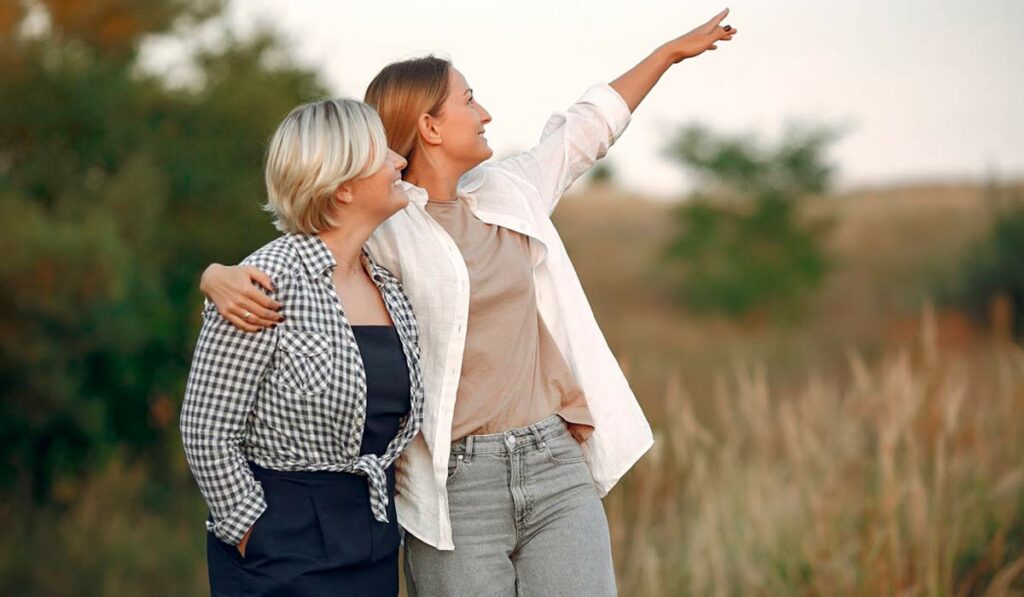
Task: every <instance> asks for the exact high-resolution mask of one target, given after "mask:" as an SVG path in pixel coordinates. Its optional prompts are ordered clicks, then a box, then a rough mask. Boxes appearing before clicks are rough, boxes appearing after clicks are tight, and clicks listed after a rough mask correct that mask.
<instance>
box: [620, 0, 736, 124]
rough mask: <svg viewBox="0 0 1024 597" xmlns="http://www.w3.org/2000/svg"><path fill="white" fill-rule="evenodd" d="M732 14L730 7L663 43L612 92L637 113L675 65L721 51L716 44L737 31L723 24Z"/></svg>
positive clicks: (627, 73)
mask: <svg viewBox="0 0 1024 597" xmlns="http://www.w3.org/2000/svg"><path fill="white" fill-rule="evenodd" d="M728 14H729V9H728V8H727V9H725V10H723V11H722V12H720V13H718V14H717V15H715V16H714V18H712V19H711V20H710V21H708V22H707V23H704V24H703V25H701V26H700V27H697V28H696V29H694V30H693V31H691V32H689V33H687V34H686V35H683V36H682V37H677V38H675V39H673V40H672V41H670V42H668V43H666V44H663V45H662V46H660V47H658V49H657V50H655V51H654V52H652V53H651V55H650V56H648V57H647V58H644V59H643V60H641V61H640V63H638V64H637V65H636V66H634V67H633V68H631V69H629V70H628V71H626V72H625V73H623V74H622V75H621V76H619V78H617V79H615V80H614V81H612V82H611V87H612V89H614V90H615V91H616V93H618V94H619V95H620V96H622V99H623V100H624V101H625V102H626V106H628V107H629V111H630V112H632V111H633V110H636V107H637V106H639V105H640V102H642V101H644V98H645V97H647V94H648V93H650V91H651V89H653V88H654V85H655V84H656V83H657V82H658V80H659V79H661V76H662V75H663V74H665V71H667V70H668V69H669V68H671V67H672V65H673V64H677V63H679V62H682V61H683V60H685V59H686V58H693V57H694V56H700V55H701V54H703V53H704V52H706V51H707V50H715V49H718V46H716V45H715V44H716V43H718V42H720V41H729V40H730V39H732V36H733V35H735V34H736V30H735V29H733V28H732V27H731V26H730V25H726V26H725V27H722V26H721V25H720V23H721V22H722V19H724V18H725V17H726V16H727V15H728Z"/></svg>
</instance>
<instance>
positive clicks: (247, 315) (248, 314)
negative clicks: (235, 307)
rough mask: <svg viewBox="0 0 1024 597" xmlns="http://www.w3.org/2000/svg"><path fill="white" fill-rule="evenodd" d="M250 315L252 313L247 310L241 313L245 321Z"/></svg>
mask: <svg viewBox="0 0 1024 597" xmlns="http://www.w3.org/2000/svg"><path fill="white" fill-rule="evenodd" d="M250 317H252V313H250V312H248V311H246V312H245V313H242V319H245V320H246V321H248V319H249V318H250Z"/></svg>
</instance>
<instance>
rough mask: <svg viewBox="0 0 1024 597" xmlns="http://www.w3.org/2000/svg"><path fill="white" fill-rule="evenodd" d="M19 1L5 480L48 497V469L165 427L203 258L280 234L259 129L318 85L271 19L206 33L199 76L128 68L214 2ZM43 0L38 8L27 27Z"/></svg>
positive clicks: (2, 137) (194, 318) (2, 455)
mask: <svg viewBox="0 0 1024 597" xmlns="http://www.w3.org/2000/svg"><path fill="white" fill-rule="evenodd" d="M26 7H27V9H26ZM15 8H16V10H11V11H9V12H8V11H7V10H6V9H5V11H0V27H7V31H10V32H13V33H14V34H13V35H10V36H4V37H3V38H2V39H0V68H2V69H3V71H2V80H3V83H2V85H3V97H4V101H3V102H0V218H3V219H4V221H5V222H7V223H8V226H7V228H8V230H9V233H8V234H5V235H3V237H0V250H3V251H4V254H5V259H3V260H0V277H2V279H3V280H4V292H3V294H2V296H0V328H2V329H3V333H2V334H0V384H2V387H3V388H4V400H3V402H2V403H0V459H2V461H3V463H4V466H2V467H0V482H6V483H10V482H12V481H15V480H21V481H26V482H29V483H31V485H32V486H33V487H34V488H35V493H36V495H37V496H39V497H41V498H42V497H45V496H46V494H47V491H48V488H49V486H50V482H51V479H52V478H53V477H54V476H55V475H65V474H76V473H77V472H79V471H81V470H83V469H84V468H85V467H86V466H88V465H90V464H93V463H95V462H96V461H97V460H98V459H102V458H103V457H104V456H105V454H107V453H108V452H109V451H110V450H113V449H115V448H118V449H124V448H128V449H129V450H130V451H133V452H137V453H145V452H147V451H149V450H152V449H154V448H157V447H159V440H160V439H161V438H162V437H164V435H165V434H166V433H168V430H169V429H173V428H174V427H175V425H174V423H175V420H176V418H175V417H173V416H168V414H167V411H168V408H167V405H168V404H170V405H172V407H173V405H175V404H177V403H178V401H179V400H180V396H181V392H182V388H183V385H184V377H185V374H186V373H187V367H188V364H189V362H190V355H191V349H192V345H193V342H194V338H195V333H196V330H197V326H198V323H199V319H198V314H199V306H200V303H199V300H200V297H199V296H198V292H197V290H196V285H197V281H198V274H199V271H200V269H201V267H202V266H203V265H205V264H206V263H209V262H210V261H213V260H222V261H224V260H235V259H239V258H241V257H242V256H244V255H245V254H246V253H248V252H249V251H251V250H252V249H253V248H255V247H256V246H258V245H259V244H260V243H261V242H263V241H265V240H268V239H269V238H271V237H272V236H274V235H275V232H274V231H273V229H272V227H271V226H270V225H269V220H268V217H267V214H266V213H264V212H263V211H262V210H261V209H260V203H261V202H262V199H263V197H264V190H263V183H262V176H261V168H262V158H263V152H264V144H265V142H266V140H267V139H268V138H269V135H270V134H271V133H272V131H273V127H274V126H275V125H276V123H277V122H278V121H279V120H280V119H281V118H282V117H283V116H284V115H285V114H286V113H287V112H288V111H289V110H290V109H291V108H293V107H294V106H295V105H296V104H298V103H300V102H302V101H306V100H309V99H311V98H313V97H315V96H322V95H324V93H325V90H324V88H323V87H322V85H321V84H320V83H319V81H318V79H317V77H316V75H315V74H314V73H312V72H309V71H308V70H305V69H302V68H298V67H296V66H294V65H292V64H290V63H288V62H287V61H281V60H279V59H278V58H279V55H280V54H281V49H280V47H279V44H278V42H277V40H276V39H275V37H274V36H273V35H272V34H270V33H263V34H261V35H258V36H256V37H254V38H253V39H249V40H239V39H236V38H233V37H232V36H230V35H228V34H225V38H224V43H223V44H222V45H221V47H220V48H219V49H217V50H215V51H213V50H206V51H201V52H199V53H198V54H197V55H196V57H195V60H196V64H197V66H198V68H199V70H200V71H201V75H202V77H201V78H202V80H203V84H202V85H200V86H199V87H198V88H196V89H176V88H172V87H171V86H169V85H168V84H167V83H166V82H165V81H163V80H162V79H161V78H159V77H157V76H152V75H146V74H140V73H139V71H138V69H137V68H136V62H137V58H138V47H139V44H140V42H141V40H143V39H144V38H145V37H146V36H147V35H152V34H159V33H165V32H168V31H172V30H175V28H178V27H182V26H183V25H182V23H186V24H187V23H190V22H191V23H194V22H198V21H200V20H208V19H213V18H216V16H217V12H218V10H219V8H220V4H219V2H208V1H202V0H144V1H141V2H140V1H137V0H101V1H97V2H76V1H72V0H62V1H58V0H46V1H41V2H34V3H30V4H23V5H18V4H15ZM38 11H43V12H44V13H45V16H46V18H47V26H46V27H45V28H44V29H43V31H42V32H35V33H32V34H26V33H24V32H23V31H22V29H23V28H22V27H21V25H22V24H23V22H24V19H26V18H28V17H27V16H28V15H29V14H32V13H33V12H36V13H37V14H38ZM269 56H273V57H274V60H273V61H270V60H268V57H269ZM173 410H174V409H173V408H171V411H173ZM161 413H162V414H161ZM171 415H173V412H172V413H171Z"/></svg>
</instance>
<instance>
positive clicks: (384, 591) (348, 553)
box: [206, 464, 400, 597]
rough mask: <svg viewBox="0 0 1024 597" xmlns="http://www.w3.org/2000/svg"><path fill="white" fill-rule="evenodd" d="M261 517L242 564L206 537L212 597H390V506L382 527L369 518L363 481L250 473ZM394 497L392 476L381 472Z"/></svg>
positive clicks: (394, 586) (394, 534) (393, 566)
mask: <svg viewBox="0 0 1024 597" xmlns="http://www.w3.org/2000/svg"><path fill="white" fill-rule="evenodd" d="M250 466H251V467H252V470H253V474H254V475H255V476H256V480H258V481H259V482H260V483H261V484H262V485H263V492H264V495H265V497H266V500H267V509H266V511H265V512H264V513H263V515H262V516H260V518H259V519H258V520H257V521H256V524H254V525H253V529H252V533H251V534H250V536H249V542H248V543H247V544H246V550H245V557H244V558H243V557H242V555H241V554H240V553H238V549H237V548H236V547H235V546H234V545H228V544H227V543H224V542H222V541H220V540H219V539H217V538H216V537H215V536H214V535H213V534H212V533H207V542H206V546H207V548H206V551H207V564H208V566H209V572H210V593H211V595H213V596H214V597H234V596H236V595H238V596H241V595H245V596H255V595H266V596H274V597H278V596H282V597H283V596H295V597H307V596H317V595H346V596H347V595H352V596H354V597H362V596H367V597H390V596H394V595H397V594H398V544H399V541H400V537H399V531H398V522H397V516H396V514H395V510H394V499H392V500H391V502H390V503H389V506H388V520H389V522H388V523H381V522H378V521H377V520H375V519H374V518H373V514H372V512H371V511H370V496H369V487H368V486H367V481H366V477H363V476H359V475H352V474H347V473H329V472H284V471H272V470H268V469H264V468H261V467H259V466H256V465H255V464H253V465H250ZM387 472H388V492H389V494H390V495H391V496H392V498H393V496H394V469H393V468H392V469H388V471H387Z"/></svg>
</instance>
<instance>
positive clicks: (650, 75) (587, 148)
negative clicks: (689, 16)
mask: <svg viewBox="0 0 1024 597" xmlns="http://www.w3.org/2000/svg"><path fill="white" fill-rule="evenodd" d="M728 14H729V9H725V10H723V11H722V12H720V13H718V14H717V15H715V17H714V18H712V19H711V20H710V21H708V22H707V23H704V24H703V25H701V26H699V27H697V28H696V29H694V30H692V31H690V32H689V33H687V34H685V35H682V36H680V37H677V38H676V39H673V40H671V41H669V42H667V43H665V44H662V45H661V46H659V47H658V48H657V49H656V50H655V51H654V52H652V53H651V54H650V55H649V56H647V57H646V58H644V59H643V60H642V61H640V63H639V64H637V65H636V66H634V67H633V68H631V69H630V70H629V71H627V72H625V73H624V74H623V75H622V76H620V77H619V78H617V79H615V80H614V81H612V82H611V84H609V85H595V86H594V87H592V88H590V89H589V90H588V91H587V92H586V93H585V94H584V95H583V97H581V98H580V99H579V100H578V101H577V102H576V103H575V104H573V105H572V106H570V107H569V109H567V110H565V111H563V112H557V113H555V114H554V115H553V116H552V117H551V118H550V119H549V120H548V122H547V124H546V125H545V127H544V132H543V133H542V134H541V139H540V142H539V143H538V144H537V145H536V146H534V147H533V148H532V149H530V150H529V151H525V152H523V153H520V154H517V155H514V156H511V157H509V158H506V159H504V160H501V161H500V162H497V163H495V164H494V167H495V168H498V169H500V170H504V171H506V172H508V173H511V174H514V175H515V176H517V177H519V178H521V179H523V180H527V181H529V182H530V184H532V185H533V186H534V187H536V189H537V191H538V194H539V196H540V199H541V201H543V204H544V207H545V208H546V209H547V211H548V213H550V212H552V211H554V209H555V207H556V206H557V205H558V201H559V200H560V199H561V197H562V194H563V193H565V191H566V189H568V188H569V185H571V184H572V183H573V181H575V180H576V179H577V178H579V177H580V176H582V175H583V173H585V172H586V171H587V170H589V169H590V167H591V166H593V165H594V163H595V162H597V160H599V159H601V158H602V157H604V156H605V154H606V153H607V152H608V149H609V148H610V147H611V146H612V144H614V143H615V141H616V140H617V139H618V138H619V136H620V135H621V134H622V132H623V131H624V130H625V129H626V126H627V125H628V124H629V121H630V115H631V113H632V112H633V110H634V109H636V107H637V106H638V105H639V104H640V102H641V101H643V99H644V98H645V97H646V96H647V94H648V93H649V92H650V91H651V89H652V88H653V87H654V85H655V84H656V83H657V82H658V80H659V79H660V78H661V76H662V75H663V74H665V71H666V70H668V69H669V67H671V66H672V65H673V64H677V63H679V62H681V61H683V60H685V59H687V58H693V57H696V56H699V55H700V54H703V53H704V52H705V51H707V50H714V49H716V48H717V46H716V45H715V44H716V43H717V42H719V41H728V40H730V39H732V36H733V35H734V34H735V33H736V29H733V28H732V27H731V26H730V27H729V28H728V29H726V28H725V27H722V26H721V22H722V19H724V18H725V17H726V15H728ZM486 171H487V169H486V168H482V169H480V171H479V172H477V173H476V174H475V175H476V176H486V175H487V174H486ZM469 184H470V185H472V184H473V182H472V181H469Z"/></svg>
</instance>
